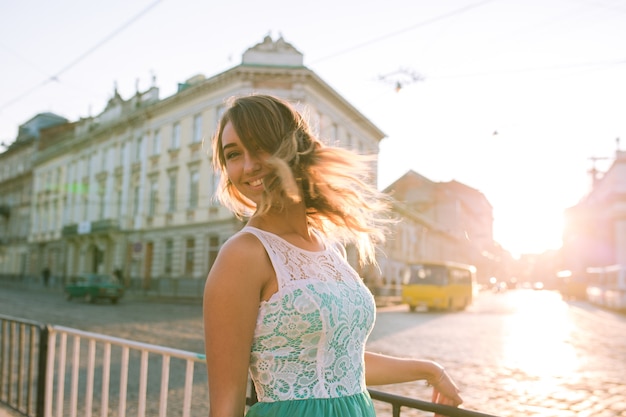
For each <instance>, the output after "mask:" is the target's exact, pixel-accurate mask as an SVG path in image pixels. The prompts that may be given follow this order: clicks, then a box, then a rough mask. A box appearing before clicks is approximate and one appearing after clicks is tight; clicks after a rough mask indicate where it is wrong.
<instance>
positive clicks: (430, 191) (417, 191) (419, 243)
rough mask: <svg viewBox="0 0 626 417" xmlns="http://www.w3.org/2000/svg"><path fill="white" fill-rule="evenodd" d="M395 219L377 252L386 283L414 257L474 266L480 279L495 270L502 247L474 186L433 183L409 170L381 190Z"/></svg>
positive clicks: (485, 204)
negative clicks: (390, 202) (391, 202)
mask: <svg viewBox="0 0 626 417" xmlns="http://www.w3.org/2000/svg"><path fill="white" fill-rule="evenodd" d="M384 191H385V192H386V193H389V194H390V195H391V196H392V197H393V198H394V199H395V200H396V201H397V204H396V205H395V207H394V211H395V212H396V213H397V217H399V218H400V219H401V221H400V222H399V223H398V224H397V225H395V227H394V231H393V233H392V238H391V239H390V240H389V242H388V243H387V244H386V245H385V248H384V251H383V252H384V254H385V255H384V256H381V260H380V263H381V265H382V267H381V273H382V276H383V279H384V281H385V282H386V283H390V284H394V285H398V284H399V283H400V280H401V273H402V268H403V267H404V265H406V264H407V263H411V262H418V261H454V262H460V263H466V264H470V265H474V266H476V267H477V270H478V272H477V274H478V278H479V280H480V281H483V282H487V281H488V279H489V278H490V277H491V276H498V275H501V272H500V271H499V268H501V264H500V257H501V256H502V249H501V248H500V247H499V245H497V244H496V243H495V242H494V241H493V209H492V207H491V204H489V201H488V200H487V199H486V198H485V196H484V195H483V194H482V193H481V192H480V191H478V190H476V189H473V188H471V187H468V186H467V185H465V184H462V183H460V182H457V181H450V182H433V181H431V180H429V179H428V178H426V177H424V176H422V175H420V174H418V173H416V172H414V171H409V172H407V173H406V174H404V175H403V176H402V177H400V178H399V179H397V180H396V181H394V182H393V183H392V184H391V185H389V186H388V187H387V188H386V189H385V190H384Z"/></svg>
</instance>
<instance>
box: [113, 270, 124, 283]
mask: <svg viewBox="0 0 626 417" xmlns="http://www.w3.org/2000/svg"><path fill="white" fill-rule="evenodd" d="M113 277H114V278H115V279H116V280H117V283H118V284H121V285H124V284H125V283H124V276H123V274H122V270H121V269H120V268H115V269H114V270H113Z"/></svg>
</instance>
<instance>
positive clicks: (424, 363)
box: [365, 352, 463, 406]
mask: <svg viewBox="0 0 626 417" xmlns="http://www.w3.org/2000/svg"><path fill="white" fill-rule="evenodd" d="M417 380H426V381H428V383H429V384H430V385H432V386H433V387H434V388H435V389H436V390H437V391H438V393H439V394H441V395H443V398H441V401H438V402H441V403H445V404H449V405H454V406H457V405H459V404H461V403H462V402H463V400H462V399H461V397H460V396H459V388H458V387H457V386H456V384H455V383H454V381H452V379H451V378H450V376H449V375H448V374H447V372H446V371H445V369H444V368H443V367H442V366H441V365H439V364H437V363H436V362H433V361H429V360H420V359H408V358H397V357H394V356H387V355H381V354H378V353H372V352H365V382H366V384H367V385H387V384H398V383H401V382H411V381H417Z"/></svg>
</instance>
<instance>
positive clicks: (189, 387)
mask: <svg viewBox="0 0 626 417" xmlns="http://www.w3.org/2000/svg"><path fill="white" fill-rule="evenodd" d="M49 339H50V340H49V344H48V356H47V366H48V369H47V378H46V381H45V398H46V402H45V410H44V414H43V416H44V417H54V416H56V417H66V416H70V417H76V416H78V415H80V416H84V417H91V416H92V415H94V414H97V411H98V410H99V411H100V413H99V414H100V415H101V416H103V417H104V416H108V415H109V410H110V409H111V408H117V414H115V415H116V416H118V417H125V416H126V415H127V414H132V415H137V416H138V417H144V416H146V415H151V416H156V415H158V416H159V417H165V416H176V415H180V416H182V417H190V416H191V406H192V396H193V394H194V379H195V380H196V381H195V382H198V380H201V379H204V382H202V385H201V387H200V386H198V387H196V393H198V396H199V397H203V395H202V393H203V392H206V391H207V389H206V376H205V375H206V369H205V367H199V368H200V369H198V370H196V369H195V364H196V363H203V364H204V361H205V359H204V355H200V354H197V353H192V352H187V351H183V350H178V349H171V348H167V347H163V346H157V345H151V344H147V343H141V342H135V341H132V340H127V339H121V338H117V337H111V336H106V335H102V334H98V333H91V332H86V331H82V330H77V329H72V328H68V327H63V326H50V330H49ZM83 345H86V348H87V350H86V352H85V351H84V350H83ZM175 361H176V362H178V363H177V364H174V363H173V362H175ZM178 365H182V366H178ZM196 371H198V372H196ZM203 372H204V377H199V378H195V377H196V376H198V375H197V374H202V373H203ZM149 378H150V379H149ZM157 387H158V389H157ZM98 388H99V389H98ZM170 394H171V395H170ZM129 396H130V397H131V399H132V401H129ZM172 399H175V404H174V405H173V406H172V407H169V405H170V404H169V401H171V400H172ZM195 404H196V407H199V408H203V407H207V408H206V409H202V410H194V415H201V412H204V414H205V415H208V400H207V399H206V398H203V399H200V400H198V401H196V402H195Z"/></svg>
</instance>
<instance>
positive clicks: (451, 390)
mask: <svg viewBox="0 0 626 417" xmlns="http://www.w3.org/2000/svg"><path fill="white" fill-rule="evenodd" d="M428 384H429V385H431V386H432V387H433V396H432V402H433V403H435V404H442V405H450V406H453V407H458V406H459V405H460V404H462V403H463V399H462V398H461V396H460V395H459V387H457V385H456V384H455V383H454V381H453V380H452V378H450V375H448V373H447V372H446V370H445V369H444V368H441V371H440V373H439V375H438V376H436V377H435V378H432V379H428ZM435 417H440V415H438V414H435Z"/></svg>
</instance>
